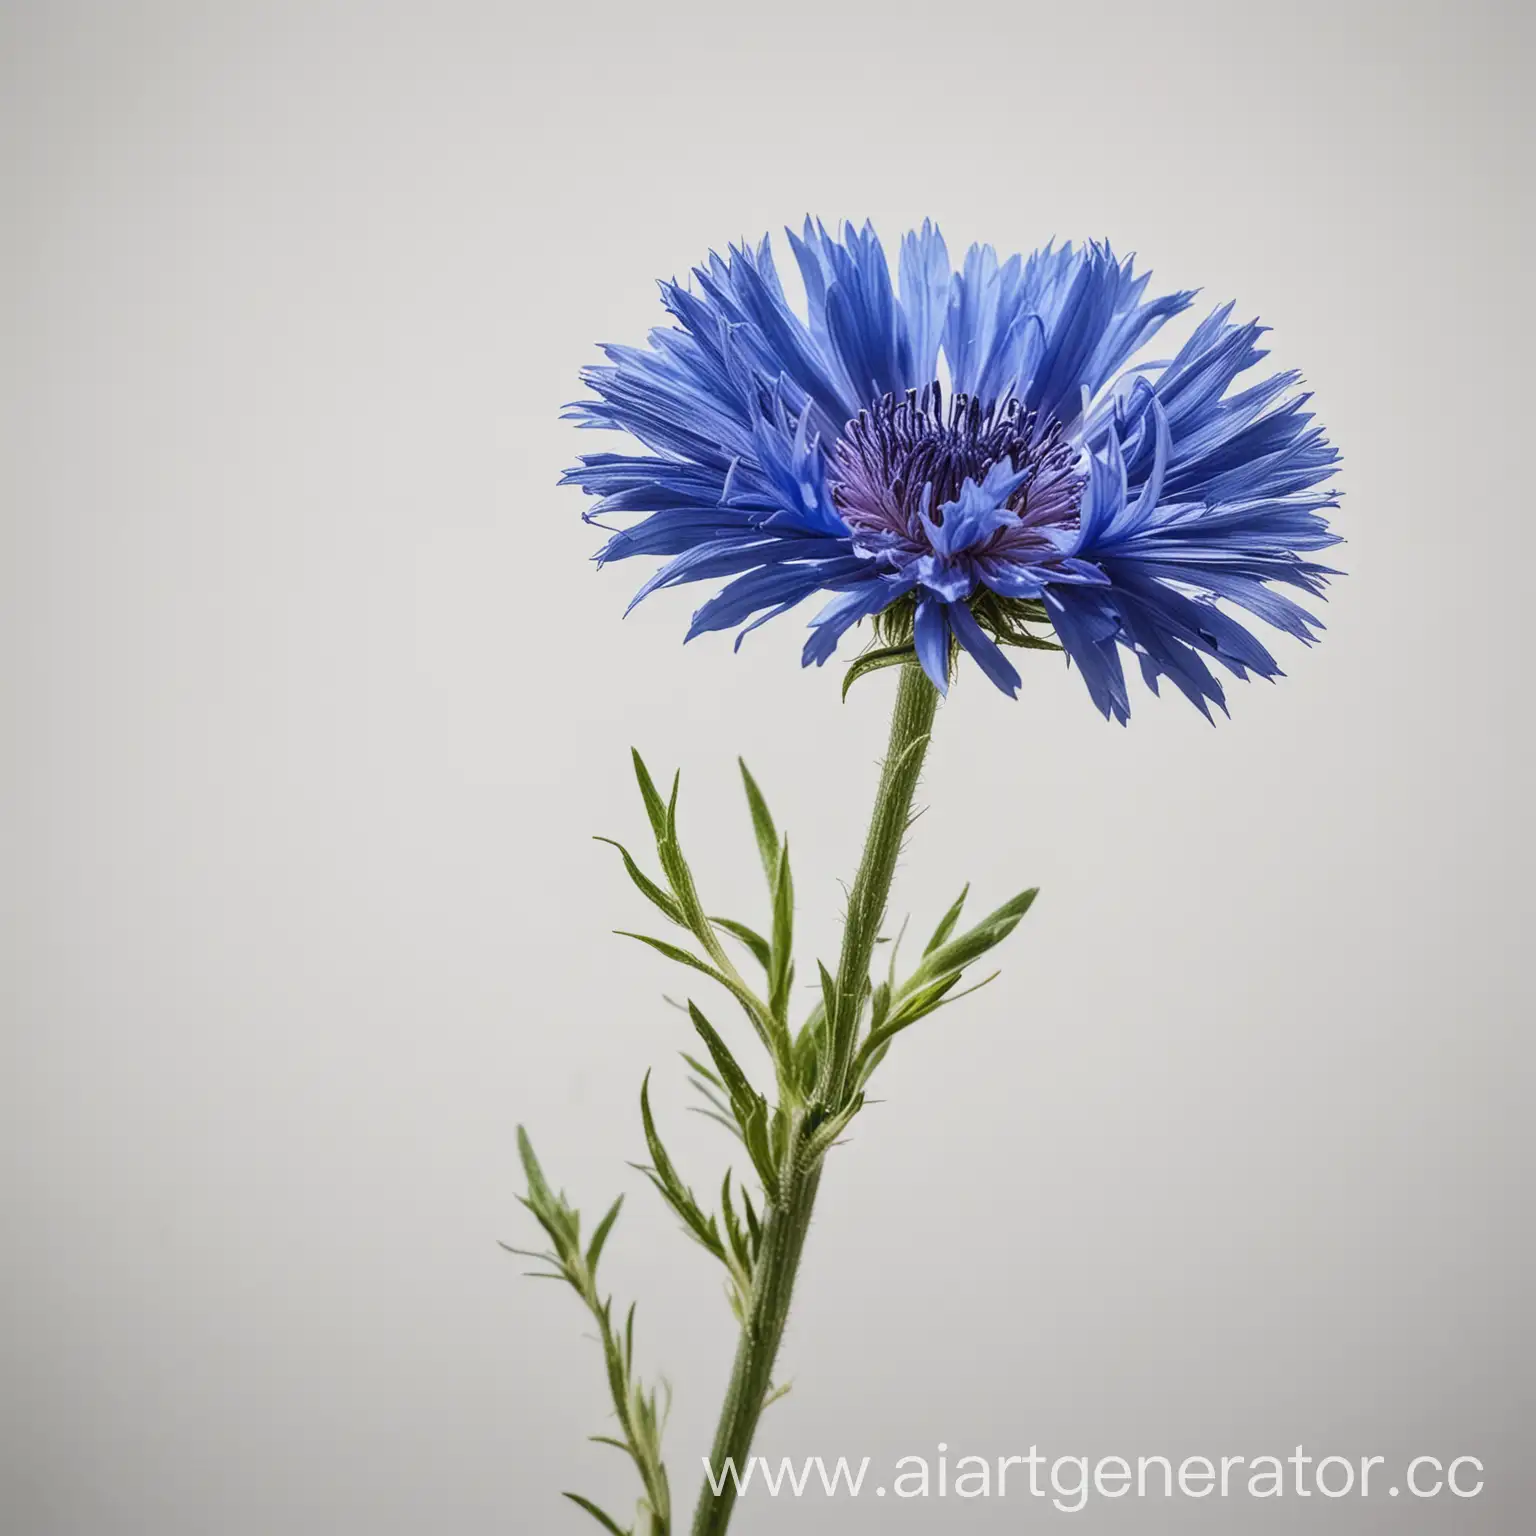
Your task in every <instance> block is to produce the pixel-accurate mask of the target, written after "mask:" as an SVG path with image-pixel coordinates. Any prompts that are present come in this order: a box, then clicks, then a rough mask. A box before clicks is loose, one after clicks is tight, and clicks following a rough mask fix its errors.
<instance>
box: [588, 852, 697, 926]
mask: <svg viewBox="0 0 1536 1536" xmlns="http://www.w3.org/2000/svg"><path fill="white" fill-rule="evenodd" d="M592 841H593V842H595V843H607V844H608V846H609V847H610V848H617V849H618V850H619V857H620V858H621V859H623V860H624V869H625V871H626V872H627V874H628V875H629V878H630V879H631V880H633V881H634V883H635V886H636V888H637V889H638V890H639V892H640V894H641V895H642V896H644V897H645V899H646V900H647V901H649V902H652V903H653V904H654V905H656V906H658V907H660V908H661V910H662V911H663V912H665V913H666V914H667V916H668V917H670V918H671V919H672V921H673V922H674V923H677V924H679V925H681V924H682V921H683V910H682V908H681V907H679V906H678V904H677V902H676V900H674V898H673V897H671V896H669V895H668V894H667V893H666V892H665V891H664V890H662V888H661V887H660V886H659V885H657V884H656V882H655V881H654V880H652V879H651V878H650V877H649V876H648V875H647V874H646V873H645V871H644V870H643V869H641V868H640V866H639V865H638V864H637V863H635V861H634V859H633V858H631V857H630V852H629V850H628V849H627V848H626V847H625V846H624V845H623V843H616V842H614V840H613V839H612V838H611V837H594V838H593V839H592Z"/></svg>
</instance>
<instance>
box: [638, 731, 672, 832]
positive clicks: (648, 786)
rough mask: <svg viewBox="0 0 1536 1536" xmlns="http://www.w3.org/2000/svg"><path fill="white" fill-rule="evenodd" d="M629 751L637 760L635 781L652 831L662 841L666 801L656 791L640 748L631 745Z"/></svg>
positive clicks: (665, 827) (665, 821)
mask: <svg viewBox="0 0 1536 1536" xmlns="http://www.w3.org/2000/svg"><path fill="white" fill-rule="evenodd" d="M629 752H630V756H631V757H632V758H633V759H634V762H635V781H636V782H637V783H638V784H639V786H640V798H641V799H642V800H643V801H644V802H645V814H646V817H647V818H648V819H649V821H650V823H651V831H652V833H653V834H654V835H655V837H656V839H657V840H658V841H660V839H661V838H662V836H663V835H664V834H665V832H666V830H667V806H666V802H665V801H664V800H663V799H662V798H661V796H660V795H659V794H658V793H657V792H656V785H655V782H654V781H653V780H652V778H651V771H650V769H649V768H647V767H646V766H645V759H644V758H643V757H641V756H640V753H639V750H638V749H637V748H635V747H631V748H630V749H629Z"/></svg>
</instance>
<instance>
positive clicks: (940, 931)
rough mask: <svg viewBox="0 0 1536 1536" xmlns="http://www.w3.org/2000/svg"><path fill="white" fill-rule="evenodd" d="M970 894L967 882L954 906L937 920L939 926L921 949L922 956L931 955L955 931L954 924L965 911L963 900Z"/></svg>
mask: <svg viewBox="0 0 1536 1536" xmlns="http://www.w3.org/2000/svg"><path fill="white" fill-rule="evenodd" d="M970 894H971V887H970V882H969V881H967V882H966V886H965V889H964V890H963V891H961V892H960V894H959V895H958V896H957V897H956V898H955V904H954V906H952V907H951V908H950V909H949V911H948V912H946V913H945V914H944V916H943V917H941V918H940V919H939V926H938V927H937V928H935V929H934V930H933V937H932V938H931V939H929V940H928V943H927V944H926V945H925V946H924V948H923V954H924V955H931V954H932V953H933V952H934V950H936V949H937V948H938V947H939V945H940V944H942V943H943V942H944V941H945V939H947V938H948V937H949V936H950V934H952V933H953V932H954V931H955V924H956V923H958V922H959V921H960V914H961V913H962V912H963V911H964V910H965V898H966V897H967V896H969V895H970Z"/></svg>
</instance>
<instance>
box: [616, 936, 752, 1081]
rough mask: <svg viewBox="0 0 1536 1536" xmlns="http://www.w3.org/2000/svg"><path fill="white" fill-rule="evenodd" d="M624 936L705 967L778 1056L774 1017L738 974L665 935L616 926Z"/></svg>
mask: <svg viewBox="0 0 1536 1536" xmlns="http://www.w3.org/2000/svg"><path fill="white" fill-rule="evenodd" d="M613 931H614V932H615V933H616V934H618V935H619V937H620V938H624V939H638V940H639V941H640V943H642V944H646V945H649V946H650V947H651V948H652V949H654V950H655V951H656V952H657V953H658V954H661V955H665V956H666V957H667V959H669V960H675V961H677V963H678V964H679V965H687V966H691V967H692V968H693V969H694V970H696V971H702V972H703V973H704V974H705V975H706V976H708V977H709V978H710V979H711V980H713V981H718V982H719V983H720V985H721V986H722V987H724V988H725V989H726V991H727V992H729V993H730V994H731V996H732V997H734V998H735V999H736V1001H737V1002H738V1003H740V1004H741V1006H742V1007H743V1008H744V1009H745V1010H746V1013H747V1017H748V1018H749V1019H750V1020H751V1021H752V1027H753V1028H754V1029H755V1030H756V1031H757V1034H758V1038H759V1039H760V1040H761V1041H762V1042H763V1044H764V1045H766V1046H767V1047H768V1050H769V1051H770V1053H772V1054H773V1056H774V1058H775V1059H777V1057H778V1050H777V1046H776V1044H775V1041H774V1021H773V1019H772V1018H771V1017H767V1016H765V1015H764V1012H763V1005H762V1002H761V1000H760V999H758V998H757V997H755V996H754V995H753V994H752V992H751V991H749V990H748V989H747V988H746V987H745V986H743V985H742V983H741V982H740V981H739V980H738V979H737V978H736V977H734V976H728V975H726V973H725V972H724V971H717V970H716V969H715V967H714V966H712V965H710V964H709V963H708V961H705V960H700V959H699V957H698V956H697V955H693V954H690V953H689V952H688V951H687V950H686V949H680V948H679V947H678V946H677V945H676V944H668V943H667V941H666V940H665V939H657V938H652V937H651V936H650V935H649V934H646V933H631V932H630V931H629V929H627V928H615V929H614V930H613Z"/></svg>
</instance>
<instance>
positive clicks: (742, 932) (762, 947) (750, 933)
mask: <svg viewBox="0 0 1536 1536" xmlns="http://www.w3.org/2000/svg"><path fill="white" fill-rule="evenodd" d="M710 922H712V923H713V924H714V925H715V927H716V928H721V929H724V931H725V932H726V933H728V934H730V936H731V937H732V938H733V939H740V940H741V942H742V943H743V944H745V945H746V946H747V948H748V950H750V951H751V954H752V958H753V959H754V960H756V961H757V963H758V964H759V965H760V966H762V968H763V969H764V970H765V971H766V970H767V969H768V968H769V966H770V965H771V964H772V963H773V950H772V947H771V946H770V945H769V943H768V940H767V939H765V938H764V937H763V936H762V934H760V933H759V932H758V931H757V930H756V929H755V928H748V927H747V925H746V924H745V923H738V922H735V921H733V920H732V919H731V918H729V917H712V918H710Z"/></svg>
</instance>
